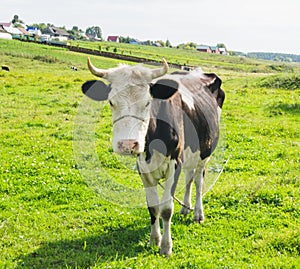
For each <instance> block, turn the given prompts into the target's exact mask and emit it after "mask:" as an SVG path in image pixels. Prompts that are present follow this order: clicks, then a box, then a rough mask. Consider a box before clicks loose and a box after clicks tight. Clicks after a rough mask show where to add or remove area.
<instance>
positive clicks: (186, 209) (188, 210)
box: [180, 206, 191, 217]
mask: <svg viewBox="0 0 300 269" xmlns="http://www.w3.org/2000/svg"><path fill="white" fill-rule="evenodd" d="M190 212H191V210H190V209H188V208H186V207H184V206H183V207H182V208H181V210H180V214H182V215H184V216H185V217H186V216H187V215H188V214H189V213H190Z"/></svg>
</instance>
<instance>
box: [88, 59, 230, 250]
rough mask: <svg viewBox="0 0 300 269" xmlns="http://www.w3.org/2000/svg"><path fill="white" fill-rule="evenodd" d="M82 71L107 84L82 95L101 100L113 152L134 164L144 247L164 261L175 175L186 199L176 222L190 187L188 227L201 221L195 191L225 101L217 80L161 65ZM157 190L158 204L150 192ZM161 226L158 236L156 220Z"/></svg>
mask: <svg viewBox="0 0 300 269" xmlns="http://www.w3.org/2000/svg"><path fill="white" fill-rule="evenodd" d="M88 67H89V69H90V71H91V72H92V73H93V74H94V75H96V76H98V77H102V78H105V79H106V80H107V81H109V83H110V84H109V85H106V84H104V83H103V82H101V81H99V80H93V81H87V82H86V83H84V84H83V85H82V90H83V92H84V93H85V94H86V95H87V96H89V97H90V98H92V99H94V100H98V101H101V100H108V101H109V103H110V106H111V111H112V121H113V143H112V144H113V150H114V152H116V153H119V154H130V155H135V156H136V157H137V164H138V170H139V173H140V175H141V178H142V182H143V185H144V188H145V191H146V199H147V204H148V209H149V212H150V217H151V235H150V241H151V243H152V244H155V245H158V246H160V253H161V254H162V255H170V254H171V253H172V238H171V229H170V225H171V218H172V215H173V208H174V205H173V195H174V192H175V188H176V184H177V180H178V177H179V174H180V171H181V170H182V169H183V170H184V172H185V180H186V191H185V195H184V203H185V205H186V206H187V207H185V206H183V207H182V209H181V214H184V215H187V214H188V213H189V211H190V210H189V209H188V207H189V208H191V206H192V203H191V188H192V182H193V181H194V183H195V186H196V202H195V206H194V220H195V221H196V222H198V223H199V222H203V221H204V210H203V203H202V187H203V182H204V174H205V165H206V163H207V162H208V160H209V157H210V155H211V154H212V152H213V151H214V149H215V148H216V146H217V143H218V138H219V119H220V113H221V108H222V104H223V101H224V98H225V94H224V92H223V90H222V89H221V80H220V78H218V77H217V76H216V75H215V74H204V73H203V72H202V71H201V69H200V68H199V69H197V70H194V71H191V72H182V71H181V72H175V73H173V74H167V72H168V68H169V67H168V64H167V62H166V61H165V60H164V59H163V67H161V68H157V69H150V68H146V67H144V66H142V65H135V66H127V65H120V66H119V67H117V68H112V69H108V70H101V69H98V68H96V67H95V66H93V65H92V63H91V62H90V59H88ZM160 180H161V181H163V182H165V190H164V193H163V195H162V197H161V198H160V197H159V196H158V192H157V185H158V183H159V182H160ZM160 217H161V218H162V221H163V233H162V236H161V233H160V224H159V218H160Z"/></svg>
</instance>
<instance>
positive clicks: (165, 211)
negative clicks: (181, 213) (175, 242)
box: [159, 161, 179, 256]
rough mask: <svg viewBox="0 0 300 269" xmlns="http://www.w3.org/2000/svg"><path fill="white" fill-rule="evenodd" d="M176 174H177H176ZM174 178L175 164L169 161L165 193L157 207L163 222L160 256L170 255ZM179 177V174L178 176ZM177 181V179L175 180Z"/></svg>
mask: <svg viewBox="0 0 300 269" xmlns="http://www.w3.org/2000/svg"><path fill="white" fill-rule="evenodd" d="M176 174H177V173H176ZM174 176H175V162H173V161H171V162H170V165H169V169H168V171H167V173H166V184H165V191H164V194H163V198H162V201H161V204H160V206H159V211H160V215H161V218H162V221H163V235H162V240H161V245H160V254H161V255H167V256H170V255H171V254H172V237H171V219H172V216H173V212H174V203H173V196H172V187H173V184H174ZM178 176H179V174H178ZM175 180H177V179H175Z"/></svg>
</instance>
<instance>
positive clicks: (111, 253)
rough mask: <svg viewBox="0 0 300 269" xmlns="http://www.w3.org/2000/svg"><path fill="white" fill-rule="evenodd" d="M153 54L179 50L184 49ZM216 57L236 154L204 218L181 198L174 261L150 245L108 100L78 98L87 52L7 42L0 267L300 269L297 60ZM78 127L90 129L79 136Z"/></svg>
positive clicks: (0, 96) (230, 147) (99, 61)
mask: <svg viewBox="0 0 300 269" xmlns="http://www.w3.org/2000/svg"><path fill="white" fill-rule="evenodd" d="M94 44H95V43H92V44H91V45H94ZM134 48H135V47H134V46H133V47H132V49H134ZM151 49H153V48H151ZM153 51H154V53H156V54H159V57H161V56H162V55H163V54H165V57H166V58H168V57H172V56H171V54H173V53H174V55H177V56H176V57H178V58H180V57H182V51H180V50H170V49H158V50H155V49H153ZM167 51H170V52H167ZM147 53H148V52H147ZM168 53H169V54H168ZM174 57H175V56H174ZM209 57H211V59H207V64H206V65H204V70H205V71H216V72H217V73H218V74H219V75H220V77H221V78H222V79H223V82H224V86H223V88H224V90H225V92H226V101H225V104H224V109H223V120H224V124H225V125H226V151H225V157H224V158H225V159H228V158H229V161H228V164H227V166H226V168H225V171H224V172H223V174H222V176H221V177H220V179H219V181H218V182H217V184H216V185H215V186H214V188H213V189H212V190H211V191H210V192H208V193H207V194H206V196H205V199H204V204H205V205H204V206H205V213H206V222H205V223H204V224H203V225H196V224H194V223H193V221H192V216H189V217H188V218H186V219H183V218H182V217H181V216H180V215H179V213H178V212H179V209H180V207H179V205H178V204H175V215H174V217H173V221H172V223H173V224H172V236H173V243H174V248H173V256H172V257H170V258H164V257H160V256H159V254H158V249H157V248H154V247H150V246H149V245H148V241H149V232H150V226H149V225H150V220H149V216H148V212H147V209H146V208H145V207H141V204H143V203H144V200H143V201H141V200H140V199H144V196H143V195H142V193H140V192H138V195H139V194H141V196H143V197H140V196H137V197H130V191H129V193H127V192H128V189H129V188H131V189H132V193H134V194H135V192H136V191H138V190H140V188H141V183H140V181H139V177H138V175H137V174H136V172H135V171H133V168H132V162H131V161H128V160H127V159H122V158H120V157H118V156H116V155H114V154H112V149H111V120H110V112H109V109H108V106H107V105H103V106H100V107H97V106H96V105H95V104H93V103H89V101H87V100H86V99H83V96H82V94H81V90H80V87H81V84H82V83H83V82H84V81H86V80H88V79H94V78H93V76H92V75H90V74H89V72H88V71H87V69H86V56H85V55H82V54H76V53H71V52H69V51H67V50H65V49H59V48H53V47H48V46H42V45H36V44H30V43H20V42H16V41H13V42H8V41H2V40H0V63H1V64H2V65H4V64H5V65H8V66H9V67H10V69H11V71H10V72H5V71H0V104H1V109H0V123H1V128H0V253H1V255H0V268H298V267H299V264H300V247H299V246H300V221H299V220H300V198H299V197H300V195H299V194H300V193H299V189H300V181H299V174H300V173H299V171H300V158H299V147H300V135H299V128H300V118H299V114H300V97H299V96H300V95H299V93H300V85H299V76H300V74H299V67H298V66H297V65H288V66H287V69H288V70H292V71H293V72H288V73H286V72H285V71H284V72H283V73H281V72H280V71H278V70H271V69H269V67H268V66H270V65H272V64H273V63H271V62H261V61H254V60H253V64H252V63H251V64H248V63H245V66H243V64H242V63H241V64H238V63H236V64H235V61H237V62H238V61H240V58H234V57H233V58H231V57H229V58H224V65H221V67H220V66H219V65H215V63H216V62H219V60H220V58H219V57H213V56H209ZM227 59H228V62H227ZM210 61H211V67H209V66H210ZM245 61H246V60H245ZM93 62H95V65H97V66H99V67H101V68H108V67H115V66H116V65H117V63H118V61H116V60H112V59H108V58H101V57H93ZM193 63H194V62H193V61H192V60H191V64H193ZM195 63H196V61H195ZM227 64H228V65H232V66H233V67H234V66H236V67H234V68H232V69H228V68H226V65H227ZM71 65H76V66H77V67H78V68H79V71H78V72H74V71H72V70H71V69H70V66H71ZM249 65H251V66H252V67H254V66H255V65H256V66H261V67H262V72H263V73H253V72H252V71H253V70H251V68H250V67H249ZM213 66H215V67H213ZM249 68H250V69H249ZM266 69H268V70H269V72H271V73H270V74H269V75H266V74H265V70H266ZM247 70H248V71H247ZM291 81H292V82H291ZM87 104H88V106H87ZM97 111H101V116H98V115H97ZM96 122H98V123H96ZM80 124H82V125H80ZM80 126H82V127H83V129H82V128H79V127H80ZM89 128H91V129H89ZM93 128H95V131H94V132H91V133H89V132H88V131H90V130H93ZM74 130H75V134H77V135H78V133H76V132H80V131H84V132H83V134H85V135H86V134H88V136H80V135H81V134H80V133H79V138H80V139H79V140H76V135H75V137H74ZM82 141H83V142H84V144H83V145H84V146H86V147H85V148H83V149H82V154H79V152H81V151H79V150H78V148H76V147H79V146H80V145H81V144H80V143H81V142H82ZM89 142H91V143H95V144H90V145H91V146H90V147H89V146H88V145H89V144H88V143H89ZM94 158H96V159H94ZM127 162H128V163H127ZM89 164H90V166H88V165H89ZM84 165H86V166H84ZM97 165H98V166H100V168H101V170H99V171H96V170H95V169H96V168H97V167H95V166H97ZM88 168H91V169H92V170H91V172H90V173H89V172H88ZM83 175H85V176H86V177H84V176H83ZM95 176H96V177H99V178H98V181H97V180H95V179H94V177H95ZM89 180H90V181H89ZM93 182H96V183H98V182H100V183H99V184H100V186H99V184H98V185H97V184H95V185H93V186H91V183H93ZM101 184H103V185H101ZM120 185H122V186H125V190H124V189H122V188H120ZM112 187H113V188H116V190H113V191H112V190H110V188H112ZM103 190H104V191H107V192H103ZM101 191H102V192H101ZM108 191H109V192H108ZM122 193H123V194H122ZM108 198H111V199H112V200H113V201H114V203H111V202H110V201H109V200H108ZM136 198H138V199H136ZM180 198H182V197H180Z"/></svg>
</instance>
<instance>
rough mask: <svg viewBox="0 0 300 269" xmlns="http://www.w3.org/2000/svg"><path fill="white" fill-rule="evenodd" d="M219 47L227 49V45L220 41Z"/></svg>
mask: <svg viewBox="0 0 300 269" xmlns="http://www.w3.org/2000/svg"><path fill="white" fill-rule="evenodd" d="M217 47H218V48H225V49H226V46H225V44H224V43H219V44H217Z"/></svg>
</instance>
